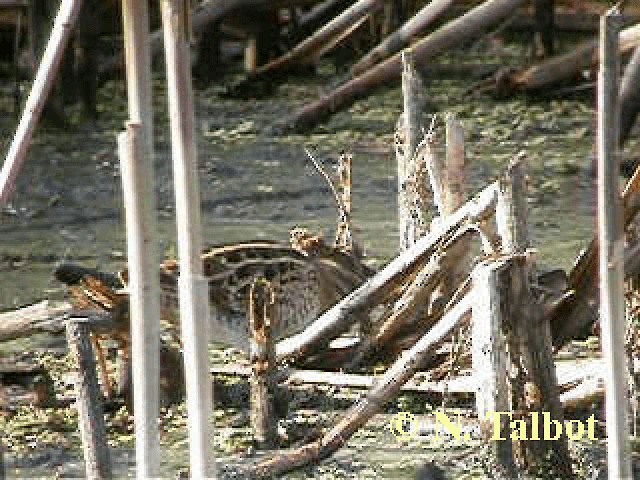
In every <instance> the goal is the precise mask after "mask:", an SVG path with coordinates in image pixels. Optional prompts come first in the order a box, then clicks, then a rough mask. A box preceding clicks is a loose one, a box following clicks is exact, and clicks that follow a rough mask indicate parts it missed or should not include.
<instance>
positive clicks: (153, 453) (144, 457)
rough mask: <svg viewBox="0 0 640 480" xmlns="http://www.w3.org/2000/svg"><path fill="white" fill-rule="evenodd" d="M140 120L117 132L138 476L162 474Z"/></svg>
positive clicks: (154, 294)
mask: <svg viewBox="0 0 640 480" xmlns="http://www.w3.org/2000/svg"><path fill="white" fill-rule="evenodd" d="M146 140H147V139H146V138H145V135H144V130H143V128H142V126H141V125H140V124H139V123H128V124H127V131H126V132H123V133H121V134H120V135H118V153H119V156H120V167H121V171H122V190H123V193H124V205H125V214H126V215H125V218H126V229H127V259H128V265H129V298H130V301H129V308H130V317H131V349H132V351H131V353H132V360H133V364H132V373H133V392H134V395H133V412H134V417H135V432H136V467H137V475H138V478H149V477H154V476H158V475H159V469H158V467H159V465H160V436H159V432H158V413H159V409H160V398H159V396H160V303H159V302H160V284H159V277H158V271H157V269H158V258H157V254H156V252H157V250H156V244H155V236H156V230H157V229H156V218H155V215H156V212H155V208H154V206H155V201H154V191H153V182H152V181H150V180H151V179H152V178H153V166H152V164H151V160H152V159H151V158H150V157H149V156H148V155H146V154H147V153H148V152H147V150H146V147H147V145H145V141H146Z"/></svg>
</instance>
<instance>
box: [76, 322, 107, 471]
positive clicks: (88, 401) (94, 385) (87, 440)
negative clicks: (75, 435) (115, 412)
mask: <svg viewBox="0 0 640 480" xmlns="http://www.w3.org/2000/svg"><path fill="white" fill-rule="evenodd" d="M66 330H67V342H68V344H69V350H70V351H71V354H72V356H73V357H74V358H75V359H76V361H77V365H78V376H77V377H76V382H75V390H76V406H77V409H78V425H79V427H80V436H81V438H82V448H83V451H84V462H85V471H86V473H87V478H91V479H102V478H111V460H110V458H109V448H108V447H107V436H106V429H105V424H104V416H103V413H102V401H101V399H100V389H99V387H98V380H97V378H96V364H95V359H94V356H93V348H92V346H91V341H90V339H89V336H90V331H89V326H88V324H87V322H85V321H84V320H83V319H81V318H72V319H70V320H68V321H67V323H66Z"/></svg>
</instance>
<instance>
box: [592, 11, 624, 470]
mask: <svg viewBox="0 0 640 480" xmlns="http://www.w3.org/2000/svg"><path fill="white" fill-rule="evenodd" d="M621 24H622V18H621V15H620V14H619V12H616V11H615V10H610V11H608V12H607V13H606V14H605V15H604V16H602V17H601V18H600V49H599V50H600V71H599V74H598V140H597V142H598V241H599V244H600V249H599V256H600V272H599V273H600V315H601V320H600V321H601V324H602V325H601V326H602V328H601V332H602V352H603V355H604V357H605V359H606V360H607V362H606V363H607V375H606V377H605V383H606V392H607V395H606V402H605V403H606V407H605V408H606V416H607V437H608V442H607V452H608V459H609V461H608V469H609V478H631V465H630V458H631V456H630V448H629V431H628V424H627V391H626V379H627V376H626V362H625V357H624V351H625V350H624V334H625V309H624V305H625V301H624V232H623V220H622V208H621V198H620V188H619V178H618V172H619V161H620V160H619V155H618V128H619V111H620V110H619V104H618V79H619V69H620V65H619V59H618V33H619V31H620V28H621Z"/></svg>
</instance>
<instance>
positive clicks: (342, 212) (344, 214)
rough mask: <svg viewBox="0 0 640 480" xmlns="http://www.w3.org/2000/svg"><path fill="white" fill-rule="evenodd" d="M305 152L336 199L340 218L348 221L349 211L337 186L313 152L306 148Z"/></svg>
mask: <svg viewBox="0 0 640 480" xmlns="http://www.w3.org/2000/svg"><path fill="white" fill-rule="evenodd" d="M304 151H305V153H306V154H307V156H308V157H309V159H310V160H311V162H312V163H313V166H314V167H316V170H318V172H320V174H321V175H322V176H323V177H324V179H325V180H326V181H327V183H328V184H329V188H330V189H331V192H332V193H333V197H334V198H335V199H336V203H337V204H338V209H339V210H340V218H341V219H342V220H343V221H346V219H347V209H346V207H345V206H344V204H343V203H342V199H341V198H340V195H338V190H337V189H336V186H335V185H334V184H333V182H332V181H331V177H329V174H328V173H327V172H326V171H325V169H324V168H322V165H320V163H318V161H317V160H316V159H315V158H314V156H313V154H312V153H311V151H310V150H309V149H308V148H306V147H305V149H304Z"/></svg>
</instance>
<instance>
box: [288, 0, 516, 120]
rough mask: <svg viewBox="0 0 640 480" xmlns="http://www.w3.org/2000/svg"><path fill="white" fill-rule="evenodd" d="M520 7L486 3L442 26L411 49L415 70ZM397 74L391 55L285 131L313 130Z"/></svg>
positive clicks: (500, 0)
mask: <svg viewBox="0 0 640 480" xmlns="http://www.w3.org/2000/svg"><path fill="white" fill-rule="evenodd" d="M523 3H524V0H487V1H486V2H484V3H482V4H481V5H479V6H477V7H475V8H473V9H472V10H470V11H469V12H468V13H466V14H465V15H463V16H462V17H460V18H457V19H455V20H453V21H451V22H450V23H448V24H446V25H444V26H443V27H441V28H439V29H438V30H436V31H435V32H433V33H432V34H430V35H428V36H427V37H425V38H423V39H422V40H420V41H419V42H417V43H416V44H415V45H414V46H413V47H412V51H413V54H414V57H415V60H416V67H417V68H418V69H419V68H420V67H421V66H422V65H426V64H428V63H429V62H430V61H431V60H433V59H434V58H435V57H437V56H438V55H440V54H442V53H444V52H446V51H448V50H450V49H451V48H453V47H456V46H459V45H461V44H463V43H465V42H468V41H469V40H471V39H473V38H476V37H477V36H478V35H480V34H481V33H482V32H483V31H485V30H486V29H487V28H490V27H492V26H494V25H496V24H498V23H500V22H501V21H502V20H504V19H505V18H507V17H508V16H509V15H511V14H512V13H513V11H514V10H515V9H516V8H517V7H519V6H520V5H522V4H523ZM401 70H402V60H401V57H400V55H399V54H395V55H394V56H392V57H390V58H389V59H387V60H386V61H384V62H382V63H380V64H378V65H376V66H375V67H373V68H371V69H370V70H368V71H367V72H366V73H363V74H362V75H360V76H358V77H355V78H353V79H352V80H350V81H348V82H347V83H345V84H344V85H342V86H340V87H338V88H337V89H335V90H334V91H333V92H331V93H330V94H328V95H326V96H323V97H322V98H320V99H319V100H317V101H315V102H313V103H311V104H309V105H307V106H305V107H304V108H302V109H301V110H300V111H298V112H296V113H295V114H294V115H293V117H292V118H291V119H289V121H288V122H287V124H286V125H285V128H291V129H294V130H300V129H304V128H310V127H313V126H314V125H316V124H317V123H319V122H320V121H321V120H322V119H324V118H326V117H327V116H329V115H331V114H333V113H335V112H338V111H340V110H343V109H345V108H347V107H348V106H349V105H351V104H352V103H353V102H354V101H356V100H357V99H359V98H362V97H365V96H367V95H370V94H371V93H372V92H373V91H374V90H375V89H377V88H380V87H382V86H384V85H387V84H388V83H390V82H392V81H395V80H397V79H398V78H399V77H400V72H401Z"/></svg>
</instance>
